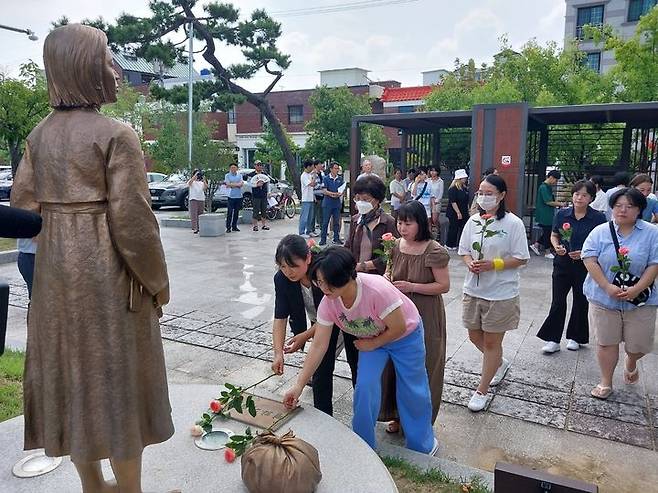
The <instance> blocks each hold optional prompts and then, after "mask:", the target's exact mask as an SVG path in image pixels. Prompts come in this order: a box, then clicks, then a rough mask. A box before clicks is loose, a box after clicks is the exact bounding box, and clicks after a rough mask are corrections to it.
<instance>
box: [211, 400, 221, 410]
mask: <svg viewBox="0 0 658 493" xmlns="http://www.w3.org/2000/svg"><path fill="white" fill-rule="evenodd" d="M210 410H211V411H212V412H214V413H218V412H219V411H221V410H222V403H221V402H219V401H210Z"/></svg>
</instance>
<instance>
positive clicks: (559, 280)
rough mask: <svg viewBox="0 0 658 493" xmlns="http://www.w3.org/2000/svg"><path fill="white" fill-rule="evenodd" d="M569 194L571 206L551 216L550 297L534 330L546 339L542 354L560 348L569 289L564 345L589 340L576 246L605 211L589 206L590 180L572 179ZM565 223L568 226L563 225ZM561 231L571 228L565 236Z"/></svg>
mask: <svg viewBox="0 0 658 493" xmlns="http://www.w3.org/2000/svg"><path fill="white" fill-rule="evenodd" d="M571 194H572V201H573V206H572V207H566V208H564V209H560V210H558V211H557V213H556V214H555V218H554V219H553V232H552V234H551V243H552V244H553V248H555V252H556V253H557V255H556V256H555V259H554V260H553V299H552V301H551V308H550V311H549V312H548V317H546V320H544V323H543V324H542V326H541V328H540V329H539V332H538V333H537V337H539V338H540V339H542V340H544V341H546V344H545V345H544V347H543V348H542V351H543V352H544V353H546V354H551V353H555V352H556V351H559V350H560V339H561V338H562V331H563V330H564V322H565V319H566V316H567V295H568V294H569V291H570V290H573V305H572V307H571V316H570V317H569V324H568V326H567V349H571V350H572V351H575V350H578V349H579V348H580V345H581V344H587V343H588V342H589V323H588V319H587V309H588V303H587V299H586V298H585V295H583V282H584V281H585V277H586V276H587V269H586V268H585V265H584V264H583V261H582V260H581V259H580V249H581V248H582V246H583V243H584V241H585V238H587V236H588V235H589V234H590V232H591V231H592V230H593V229H594V228H595V227H596V226H598V225H599V224H602V223H604V222H605V215H604V214H603V213H602V212H599V211H596V210H594V209H592V208H591V207H590V204H591V203H592V201H593V200H594V198H595V197H596V187H595V186H594V184H593V183H592V182H590V181H586V180H580V181H578V182H576V183H575V184H574V186H573V188H572V189H571ZM567 224H568V225H569V226H568V227H566V228H565V226H566V225H567ZM565 231H571V238H570V239H568V240H567V239H566V238H565V236H564V232H565ZM568 234H569V233H567V235H568Z"/></svg>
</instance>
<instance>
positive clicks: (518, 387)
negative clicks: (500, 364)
mask: <svg viewBox="0 0 658 493" xmlns="http://www.w3.org/2000/svg"><path fill="white" fill-rule="evenodd" d="M474 388H475V387H474ZM496 394H497V395H504V396H506V397H514V398H515V399H522V400H525V401H530V402H535V403H537V404H543V405H545V406H551V407H557V408H560V409H565V410H566V409H569V399H570V395H569V394H568V393H566V392H558V391H556V390H550V389H543V388H541V387H535V386H533V385H522V384H520V383H518V382H513V381H510V380H503V382H501V384H500V385H499V386H498V389H497V390H496Z"/></svg>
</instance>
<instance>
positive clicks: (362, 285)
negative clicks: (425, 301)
mask: <svg viewBox="0 0 658 493" xmlns="http://www.w3.org/2000/svg"><path fill="white" fill-rule="evenodd" d="M365 179H366V178H363V179H362V180H359V181H363V180H365ZM310 277H311V279H312V280H313V282H314V283H315V284H316V285H317V286H318V287H319V288H320V289H322V292H323V293H324V295H325V296H324V298H323V299H322V302H321V303H320V306H319V307H318V317H317V319H318V320H317V323H316V325H315V337H314V339H313V344H311V348H310V349H309V352H308V354H307V356H306V360H305V361H304V367H303V368H302V371H301V372H300V374H299V376H298V378H297V383H296V384H295V386H294V387H292V388H291V389H290V390H289V391H288V392H287V393H286V395H285V397H284V400H283V402H284V404H285V405H286V407H288V408H289V409H291V408H294V407H296V406H297V405H298V399H299V396H300V395H301V393H302V390H303V388H304V385H305V384H306V382H307V381H308V379H309V378H310V376H311V375H312V374H313V373H314V372H315V371H316V368H318V366H319V365H320V363H321V361H322V359H323V358H324V357H325V356H324V355H325V354H326V352H327V351H328V347H329V342H330V339H331V332H332V327H333V325H334V324H336V325H338V326H339V327H340V328H341V330H343V331H344V332H346V333H349V334H352V335H353V336H355V337H356V338H357V341H356V342H355V343H354V344H355V346H356V348H357V349H358V350H359V371H358V373H357V379H356V387H355V389H354V418H353V420H352V428H353V429H354V432H355V433H356V434H357V435H359V436H360V437H361V438H362V439H363V440H364V441H365V442H366V443H368V445H370V446H371V447H372V448H373V449H374V448H375V447H376V443H375V424H376V420H377V414H378V413H379V407H380V403H381V388H382V384H381V379H382V372H383V370H384V367H385V366H386V364H387V362H388V361H389V360H392V361H393V365H394V367H395V372H396V375H397V404H398V410H399V413H400V421H401V424H402V427H403V428H404V432H405V437H406V440H407V447H408V448H410V449H412V450H415V451H417V452H421V453H430V454H433V453H434V452H435V450H436V448H437V447H438V443H437V441H436V439H435V438H434V432H433V430H432V424H431V418H432V402H431V397H430V390H429V384H428V380H427V371H426V370H425V343H424V340H423V338H424V334H423V333H424V330H423V322H422V320H421V318H420V315H419V313H418V309H417V308H416V307H415V305H414V304H413V302H412V301H411V300H410V299H409V298H407V297H406V296H405V295H404V294H402V293H401V292H400V291H399V290H398V289H396V288H395V286H393V284H391V283H390V282H389V281H388V280H386V279H385V278H384V277H382V276H378V275H373V274H365V273H363V272H359V273H357V271H356V260H355V259H354V257H353V256H352V254H351V253H350V251H349V250H347V249H345V248H341V247H330V248H328V249H326V250H325V251H323V252H321V253H319V254H318V256H317V257H316V259H315V261H314V263H313V265H312V267H311V272H310Z"/></svg>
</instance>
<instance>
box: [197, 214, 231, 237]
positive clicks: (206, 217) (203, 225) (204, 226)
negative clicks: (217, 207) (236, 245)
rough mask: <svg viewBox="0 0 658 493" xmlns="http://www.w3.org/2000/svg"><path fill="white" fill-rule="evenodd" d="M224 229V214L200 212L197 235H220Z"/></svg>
mask: <svg viewBox="0 0 658 493" xmlns="http://www.w3.org/2000/svg"><path fill="white" fill-rule="evenodd" d="M225 230H226V218H225V217H224V214H214V213H213V214H202V215H201V216H199V236H222V235H223V234H224V231H225Z"/></svg>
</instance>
